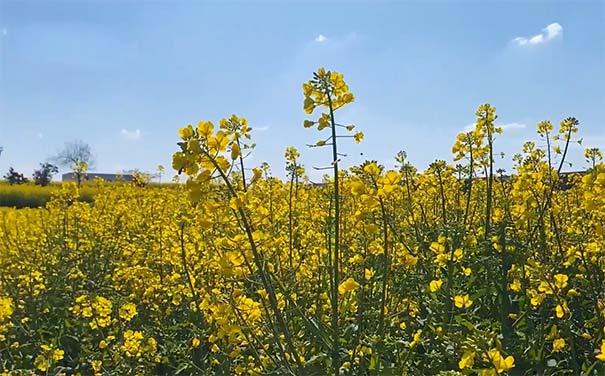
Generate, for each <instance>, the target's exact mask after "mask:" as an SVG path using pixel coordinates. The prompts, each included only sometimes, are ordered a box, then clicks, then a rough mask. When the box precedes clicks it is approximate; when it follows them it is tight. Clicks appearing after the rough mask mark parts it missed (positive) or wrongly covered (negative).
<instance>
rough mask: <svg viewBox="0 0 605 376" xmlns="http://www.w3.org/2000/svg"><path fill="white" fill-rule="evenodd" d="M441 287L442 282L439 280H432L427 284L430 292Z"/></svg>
mask: <svg viewBox="0 0 605 376" xmlns="http://www.w3.org/2000/svg"><path fill="white" fill-rule="evenodd" d="M441 285H443V281H442V280H441V279H435V280H432V281H431V283H429V290H430V291H431V292H436V291H438V290H439V289H440V288H441Z"/></svg>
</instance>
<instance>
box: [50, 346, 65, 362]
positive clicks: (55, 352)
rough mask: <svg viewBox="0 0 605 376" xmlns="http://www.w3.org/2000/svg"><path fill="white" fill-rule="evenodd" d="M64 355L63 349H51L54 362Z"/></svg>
mask: <svg viewBox="0 0 605 376" xmlns="http://www.w3.org/2000/svg"><path fill="white" fill-rule="evenodd" d="M64 355H65V352H64V351H63V350H60V349H56V350H53V360H54V361H55V362H58V361H59V360H61V359H63V356H64Z"/></svg>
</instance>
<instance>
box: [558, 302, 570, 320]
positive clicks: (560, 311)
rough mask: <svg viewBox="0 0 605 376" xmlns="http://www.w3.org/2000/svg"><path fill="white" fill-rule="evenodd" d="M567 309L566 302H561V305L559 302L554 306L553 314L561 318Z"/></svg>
mask: <svg viewBox="0 0 605 376" xmlns="http://www.w3.org/2000/svg"><path fill="white" fill-rule="evenodd" d="M567 311H568V309H567V303H565V302H564V303H563V305H561V304H557V307H556V308H555V314H556V315H557V318H559V319H560V318H562V317H563V316H565V314H566V313H567Z"/></svg>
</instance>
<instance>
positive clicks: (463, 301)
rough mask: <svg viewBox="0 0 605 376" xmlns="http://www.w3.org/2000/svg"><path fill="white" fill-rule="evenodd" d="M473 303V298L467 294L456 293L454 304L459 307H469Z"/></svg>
mask: <svg viewBox="0 0 605 376" xmlns="http://www.w3.org/2000/svg"><path fill="white" fill-rule="evenodd" d="M472 304H473V301H472V300H471V298H470V297H469V296H468V294H467V295H456V296H455V297H454V305H455V306H456V307H458V308H469V307H470V306H471V305H472Z"/></svg>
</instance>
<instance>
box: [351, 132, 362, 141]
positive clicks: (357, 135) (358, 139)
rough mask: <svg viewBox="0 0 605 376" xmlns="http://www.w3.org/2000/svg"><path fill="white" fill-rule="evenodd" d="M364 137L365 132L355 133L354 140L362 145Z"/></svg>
mask: <svg viewBox="0 0 605 376" xmlns="http://www.w3.org/2000/svg"><path fill="white" fill-rule="evenodd" d="M363 136H364V135H363V132H355V134H354V135H353V139H354V140H355V142H356V143H360V142H361V141H362V140H363Z"/></svg>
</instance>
